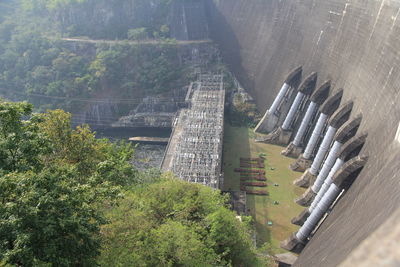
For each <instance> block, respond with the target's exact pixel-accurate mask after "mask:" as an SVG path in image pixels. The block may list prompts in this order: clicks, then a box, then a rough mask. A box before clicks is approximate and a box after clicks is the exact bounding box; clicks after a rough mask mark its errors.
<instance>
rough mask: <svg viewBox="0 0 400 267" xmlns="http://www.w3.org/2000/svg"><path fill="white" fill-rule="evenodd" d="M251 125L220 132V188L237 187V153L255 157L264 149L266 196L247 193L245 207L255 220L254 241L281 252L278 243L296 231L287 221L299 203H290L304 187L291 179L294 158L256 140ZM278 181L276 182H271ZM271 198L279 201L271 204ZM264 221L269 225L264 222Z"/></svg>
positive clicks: (299, 209) (229, 128) (295, 214)
mask: <svg viewBox="0 0 400 267" xmlns="http://www.w3.org/2000/svg"><path fill="white" fill-rule="evenodd" d="M254 137H255V134H254V133H253V130H252V129H249V128H244V127H232V126H230V125H229V124H226V126H225V135H224V158H223V162H224V175H225V181H224V190H239V189H240V176H239V174H238V173H235V172H234V171H233V170H234V168H237V167H239V160H240V157H258V156H259V155H260V153H265V155H266V161H265V171H266V177H267V184H268V187H267V188H266V190H267V191H268V193H269V196H254V195H248V196H247V208H248V209H250V214H251V215H252V216H253V218H254V220H255V226H256V231H257V245H258V246H262V245H263V244H264V243H266V242H267V243H269V244H270V247H271V248H272V253H280V252H283V250H282V249H280V247H279V244H280V242H281V241H282V240H284V239H286V238H287V237H288V236H289V235H290V234H292V233H293V232H295V231H297V229H298V227H297V226H295V225H293V224H291V223H290V220H291V219H292V218H293V217H294V216H297V215H298V214H299V213H300V212H301V211H302V210H303V207H301V206H299V205H297V204H296V203H294V199H295V198H297V197H298V196H300V195H301V194H302V193H303V192H304V189H301V188H299V187H297V186H294V185H293V181H294V180H295V179H296V178H298V177H299V176H300V175H301V174H300V173H298V172H293V171H291V170H290V169H289V165H290V163H292V162H293V161H294V159H291V158H287V157H284V156H282V155H281V154H280V153H281V151H282V150H283V147H281V146H276V145H269V144H263V143H256V142H255V141H254ZM274 184H278V185H279V186H274ZM274 201H277V202H279V205H274ZM268 221H272V223H273V225H272V226H268V225H267V223H268Z"/></svg>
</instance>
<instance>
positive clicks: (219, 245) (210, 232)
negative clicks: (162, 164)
mask: <svg viewBox="0 0 400 267" xmlns="http://www.w3.org/2000/svg"><path fill="white" fill-rule="evenodd" d="M226 201H227V199H226V198H225V197H224V196H222V195H221V194H220V192H219V191H215V190H212V189H211V188H208V187H205V186H202V185H198V184H191V183H187V182H183V181H180V180H177V179H175V178H169V179H162V180H161V181H159V182H156V183H154V184H149V185H142V186H141V187H139V188H135V189H133V190H131V191H129V192H126V194H125V198H124V199H121V200H120V202H119V205H118V206H117V207H113V208H109V209H107V211H106V213H107V218H108V219H109V220H110V222H111V223H110V224H108V225H104V226H103V227H102V234H103V236H104V241H103V247H102V252H101V255H100V257H99V263H100V264H101V265H104V266H132V265H135V266H256V265H257V263H258V260H257V257H256V255H255V250H254V248H253V247H252V242H251V239H250V235H249V230H248V225H247V224H243V223H241V222H240V221H239V220H237V219H236V217H235V215H234V213H233V212H231V211H229V210H228V208H227V206H226V204H225V203H226Z"/></svg>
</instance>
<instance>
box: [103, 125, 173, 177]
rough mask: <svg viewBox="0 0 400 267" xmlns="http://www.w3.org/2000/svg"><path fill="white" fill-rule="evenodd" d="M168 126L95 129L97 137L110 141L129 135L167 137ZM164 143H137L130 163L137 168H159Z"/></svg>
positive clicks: (168, 134) (127, 137)
mask: <svg viewBox="0 0 400 267" xmlns="http://www.w3.org/2000/svg"><path fill="white" fill-rule="evenodd" d="M170 135H171V129H170V128H103V129H96V136H97V137H98V138H108V139H110V140H111V141H118V140H125V141H128V139H129V138H130V137H136V136H146V137H169V136H170ZM166 147H167V146H166V145H159V144H157V145H155V144H154V145H153V144H137V146H136V148H135V155H134V158H133V159H132V164H133V165H134V166H135V167H136V168H138V169H139V170H145V169H149V168H160V165H161V161H162V159H163V156H164V153H165V149H166Z"/></svg>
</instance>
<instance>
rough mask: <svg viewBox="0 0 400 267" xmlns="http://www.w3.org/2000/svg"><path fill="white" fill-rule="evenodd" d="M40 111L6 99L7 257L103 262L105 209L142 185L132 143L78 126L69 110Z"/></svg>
mask: <svg viewBox="0 0 400 267" xmlns="http://www.w3.org/2000/svg"><path fill="white" fill-rule="evenodd" d="M32 109H33V106H32V105H30V104H28V103H9V102H0V146H1V150H0V151H1V155H0V156H1V157H0V173H1V174H2V176H1V177H0V203H1V205H0V262H4V263H5V264H6V263H7V264H14V265H18V266H92V265H95V262H96V256H97V255H98V254H99V248H100V238H101V236H100V226H101V225H103V224H105V223H106V219H105V217H104V216H103V212H102V211H101V209H99V207H100V206H102V205H104V204H105V203H107V205H112V204H113V203H114V202H115V201H116V199H117V198H118V197H119V194H120V186H125V185H131V184H134V183H135V176H136V175H137V173H136V171H135V170H134V169H133V167H132V166H131V165H130V164H129V162H128V160H129V159H130V158H131V157H132V153H133V150H132V147H131V146H128V145H126V144H123V143H120V144H111V143H110V142H108V141H106V140H99V139H96V138H95V136H94V133H92V132H91V131H90V130H89V128H88V127H78V128H77V129H75V130H74V129H72V128H71V127H70V126H71V121H70V118H71V116H70V114H68V113H65V112H63V111H61V110H56V111H49V112H48V113H46V114H34V115H32V114H31V112H32ZM22 118H25V120H22ZM49 264H50V265H49Z"/></svg>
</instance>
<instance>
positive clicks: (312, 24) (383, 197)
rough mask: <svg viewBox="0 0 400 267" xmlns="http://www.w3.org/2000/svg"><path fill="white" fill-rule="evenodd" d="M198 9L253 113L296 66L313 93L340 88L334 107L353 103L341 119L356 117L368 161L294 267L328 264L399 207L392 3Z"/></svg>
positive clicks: (398, 79)
mask: <svg viewBox="0 0 400 267" xmlns="http://www.w3.org/2000/svg"><path fill="white" fill-rule="evenodd" d="M207 4H208V6H207V13H208V16H209V23H210V27H209V29H210V31H211V34H212V37H213V39H214V40H215V41H216V42H218V43H219V45H220V48H221V52H222V55H223V56H224V60H225V61H226V62H227V63H228V64H229V65H230V68H231V69H232V70H233V72H234V73H235V75H236V76H237V77H238V79H239V80H240V82H241V83H242V84H243V85H244V87H245V88H249V90H250V92H251V93H252V94H253V96H254V98H255V100H256V102H257V105H258V107H259V109H260V110H261V111H266V110H267V109H269V108H270V107H271V105H272V104H273V101H274V99H275V97H276V96H277V95H278V92H279V90H280V89H281V88H282V85H283V82H284V81H285V77H286V76H287V74H288V73H289V72H290V70H292V69H294V68H296V67H298V66H302V67H303V79H304V77H305V76H307V75H308V74H310V73H312V72H318V86H319V85H320V84H321V83H322V82H323V81H326V80H331V81H332V90H331V91H332V93H331V94H334V93H335V92H337V90H338V89H339V88H343V100H342V103H345V102H347V101H350V100H352V101H353V102H354V107H353V109H352V111H351V115H350V117H351V118H352V117H353V116H355V114H362V115H363V123H362V124H361V126H360V129H359V131H363V132H368V140H367V142H366V144H365V146H364V147H363V149H362V151H361V153H362V154H363V155H368V156H369V160H368V163H367V164H366V166H365V167H364V168H363V170H362V171H361V173H359V175H358V178H357V179H356V180H355V181H354V183H353V184H352V186H351V187H350V188H349V189H348V190H346V191H345V193H344V194H343V195H342V196H341V198H340V199H339V201H337V203H336V205H335V207H334V209H333V210H332V211H331V212H330V214H329V216H328V217H327V218H326V219H325V220H324V221H323V223H322V224H321V225H320V226H319V228H318V229H317V231H316V232H315V233H314V235H313V237H312V238H311V239H310V240H309V242H308V243H307V245H306V247H305V248H304V250H303V251H302V253H301V254H300V256H299V258H298V260H297V261H296V263H295V264H294V266H337V265H338V264H340V263H341V262H344V261H345V260H346V259H347V258H348V257H351V256H352V253H353V252H354V251H356V248H357V247H358V246H359V245H360V244H361V243H362V242H363V241H364V240H367V239H368V238H369V236H370V235H371V234H372V233H373V232H374V231H375V230H377V229H378V227H379V226H380V225H381V224H383V223H385V222H386V221H387V220H388V219H389V218H390V216H391V214H392V213H394V212H395V211H396V210H398V209H399V207H400V184H399V182H398V181H399V179H400V172H399V169H400V142H399V141H400V140H399V136H400V134H399V131H398V128H399V121H400V105H399V103H400V89H399V86H400V17H399V14H400V1H397V0H393V1H385V0H381V1H376V0H366V1H357V0H330V1H316V0H304V1H287V0H284V1H282V0H280V1H278V0H271V1H260V0H219V1H212V0H207ZM351 118H350V119H351ZM396 133H397V134H396ZM349 237H351V238H349ZM367 256H368V255H367Z"/></svg>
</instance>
